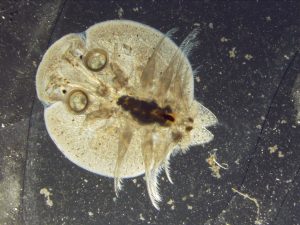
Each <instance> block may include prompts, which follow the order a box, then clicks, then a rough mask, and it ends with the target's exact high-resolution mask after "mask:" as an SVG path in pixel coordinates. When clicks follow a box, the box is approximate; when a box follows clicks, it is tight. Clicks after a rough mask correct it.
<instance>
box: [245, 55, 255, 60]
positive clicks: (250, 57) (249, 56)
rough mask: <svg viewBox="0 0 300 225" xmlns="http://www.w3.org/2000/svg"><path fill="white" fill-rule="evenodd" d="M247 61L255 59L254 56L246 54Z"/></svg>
mask: <svg viewBox="0 0 300 225" xmlns="http://www.w3.org/2000/svg"><path fill="white" fill-rule="evenodd" d="M245 59H246V60H248V61H249V60H251V59H253V56H252V55H250V54H246V55H245Z"/></svg>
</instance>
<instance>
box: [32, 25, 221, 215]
mask: <svg viewBox="0 0 300 225" xmlns="http://www.w3.org/2000/svg"><path fill="white" fill-rule="evenodd" d="M174 32H176V29H172V30H170V31H169V32H168V33H167V34H163V33H161V32H159V31H157V30H155V29H153V28H151V27H149V26H146V25H143V24H140V23H136V22H132V21H127V20H121V21H119V20H115V21H106V22H102V23H99V24H96V25H94V26H92V27H90V28H89V29H87V30H86V31H85V32H83V33H80V34H68V35H66V36H64V37H62V38H61V39H59V40H58V41H56V42H55V43H54V44H53V45H52V46H51V47H50V48H49V49H48V51H47V52H46V54H45V55H44V57H43V60H42V62H41V63H40V65H39V68H38V72H37V76H36V87H37V94H38V97H39V99H40V100H41V101H42V102H43V104H44V105H45V112H44V115H45V123H46V127H47V130H48V132H49V135H50V136H51V138H52V140H53V141H54V142H55V144H56V145H57V147H58V148H59V149H60V150H61V151H62V153H63V154H64V155H65V156H66V157H67V158H69V159H70V160H71V161H72V162H74V163H75V164H77V165H78V166H80V167H82V168H84V169H86V170H88V171H91V172H94V173H97V174H100V175H104V176H108V177H113V178H114V182H115V191H116V194H117V193H118V191H119V190H120V189H121V188H122V179H123V178H130V177H135V176H139V175H141V174H144V173H145V177H146V182H147V189H148V193H149V196H150V199H151V201H152V203H153V205H154V206H155V207H156V208H157V209H158V208H159V206H158V202H159V201H160V200H161V197H160V194H159V191H158V186H157V182H158V180H157V177H158V175H159V173H160V171H161V169H164V170H165V171H166V174H167V177H168V178H169V180H170V181H171V182H172V180H171V176H170V172H169V158H170V156H171V155H172V154H174V153H176V152H179V151H187V150H188V148H189V147H190V146H192V145H199V144H203V143H207V142H209V141H210V140H212V138H213V135H212V134H211V133H210V132H209V131H208V130H207V129H206V127H209V126H211V125H214V124H215V123H216V122H217V119H216V117H215V116H214V114H213V113H211V112H210V111H209V110H208V109H206V108H205V107H204V106H203V105H201V104H200V103H199V102H198V101H196V100H195V99H194V94H193V92H194V81H193V71H192V68H191V66H190V63H189V61H188V59H187V56H188V55H189V53H190V52H191V50H192V49H193V48H194V47H195V46H196V45H197V34H198V30H193V31H192V32H191V33H190V34H189V35H188V36H187V38H186V39H185V40H184V41H183V42H182V44H181V45H180V47H178V46H176V44H175V43H174V42H173V41H172V40H171V39H170V38H169V37H170V36H171V35H172V34H173V33H174Z"/></svg>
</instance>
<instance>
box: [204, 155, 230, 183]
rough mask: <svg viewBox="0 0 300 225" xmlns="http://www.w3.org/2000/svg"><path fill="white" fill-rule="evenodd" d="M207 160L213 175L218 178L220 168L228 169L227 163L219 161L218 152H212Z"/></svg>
mask: <svg viewBox="0 0 300 225" xmlns="http://www.w3.org/2000/svg"><path fill="white" fill-rule="evenodd" d="M206 162H207V163H208V165H209V168H210V170H211V171H212V175H213V176H214V177H216V178H220V177H221V175H220V168H223V169H225V170H226V169H228V165H227V164H223V165H221V164H220V163H218V162H217V156H216V153H214V154H211V155H210V156H209V157H208V158H207V159H206Z"/></svg>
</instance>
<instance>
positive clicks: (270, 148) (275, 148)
mask: <svg viewBox="0 0 300 225" xmlns="http://www.w3.org/2000/svg"><path fill="white" fill-rule="evenodd" d="M268 150H269V152H270V154H273V153H275V152H276V151H277V150H278V146H277V145H274V146H270V147H269V148H268Z"/></svg>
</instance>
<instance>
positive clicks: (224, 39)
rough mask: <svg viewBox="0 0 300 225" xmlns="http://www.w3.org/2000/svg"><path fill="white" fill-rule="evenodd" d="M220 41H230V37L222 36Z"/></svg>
mask: <svg viewBox="0 0 300 225" xmlns="http://www.w3.org/2000/svg"><path fill="white" fill-rule="evenodd" d="M220 41H221V42H222V43H224V42H228V41H229V39H228V38H226V37H221V39H220Z"/></svg>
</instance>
